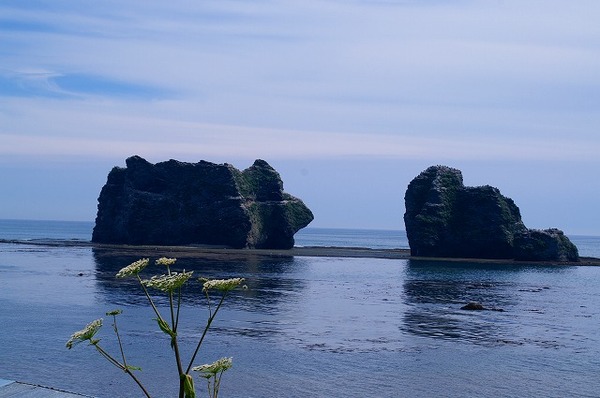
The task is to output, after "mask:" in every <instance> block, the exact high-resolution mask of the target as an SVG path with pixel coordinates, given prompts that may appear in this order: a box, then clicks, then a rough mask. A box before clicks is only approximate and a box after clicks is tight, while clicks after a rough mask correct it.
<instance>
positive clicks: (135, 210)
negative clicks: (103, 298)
mask: <svg viewBox="0 0 600 398" xmlns="http://www.w3.org/2000/svg"><path fill="white" fill-rule="evenodd" d="M126 165H127V167H126V168H121V167H115V168H113V169H112V170H111V172H110V173H109V174H108V179H107V182H106V185H104V187H103V188H102V191H101V192H100V197H99V198H98V214H97V217H96V225H95V227H94V231H93V234H92V242H97V243H117V244H131V245H186V244H208V245H225V246H229V247H233V248H262V249H289V248H292V247H293V246H294V234H295V233H296V232H298V230H300V229H301V228H304V227H305V226H307V225H308V224H309V223H310V222H311V221H312V220H313V214H312V212H311V211H310V210H309V209H308V207H306V205H305V204H304V203H303V202H302V201H301V200H300V199H298V198H295V197H293V196H291V195H289V194H287V193H285V192H283V182H282V181H281V177H280V176H279V173H277V171H275V169H273V168H272V167H271V166H270V165H269V164H268V163H267V162H265V161H264V160H256V161H255V162H254V164H253V165H252V166H251V167H249V168H248V169H246V170H243V171H240V170H238V169H236V168H235V167H233V166H231V165H229V164H214V163H210V162H206V161H200V162H198V163H185V162H179V161H177V160H169V161H166V162H161V163H157V164H152V163H149V162H148V161H146V160H145V159H143V158H141V157H139V156H132V157H130V158H128V159H127V160H126Z"/></svg>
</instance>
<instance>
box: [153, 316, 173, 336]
mask: <svg viewBox="0 0 600 398" xmlns="http://www.w3.org/2000/svg"><path fill="white" fill-rule="evenodd" d="M156 322H157V323H158V327H159V328H160V330H162V331H163V332H165V333H166V334H168V335H169V336H170V337H171V340H172V339H174V338H175V337H176V336H177V334H176V333H175V332H173V331H172V330H171V327H170V326H169V324H168V323H167V322H165V320H164V319H162V318H156Z"/></svg>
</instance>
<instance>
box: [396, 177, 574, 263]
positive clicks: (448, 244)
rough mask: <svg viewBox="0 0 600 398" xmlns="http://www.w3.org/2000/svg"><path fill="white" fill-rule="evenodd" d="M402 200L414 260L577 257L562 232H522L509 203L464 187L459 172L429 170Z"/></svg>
mask: <svg viewBox="0 0 600 398" xmlns="http://www.w3.org/2000/svg"><path fill="white" fill-rule="evenodd" d="M404 199H405V203H406V213H405V214H404V223H405V226H406V234H407V236H408V242H409V244H410V249H411V255H413V256H424V257H469V258H498V259H503V258H506V259H509V258H517V259H523V260H525V259H527V260H555V261H567V260H568V261H576V259H578V255H577V248H576V247H575V245H573V244H572V243H571V242H570V241H569V239H568V238H567V237H566V236H565V235H564V234H563V233H562V232H561V231H559V230H555V229H553V230H547V231H535V230H529V229H527V228H526V227H525V225H524V224H523V222H522V220H521V213H520V211H519V208H518V207H517V205H516V204H515V203H514V202H513V200H512V199H510V198H507V197H505V196H503V195H502V194H501V193H500V191H499V190H498V189H497V188H494V187H491V186H482V187H465V186H464V185H463V179H462V173H461V172H460V170H457V169H453V168H450V167H446V166H432V167H429V168H428V169H427V170H425V171H423V172H422V173H421V174H419V175H418V176H417V177H416V178H414V179H413V180H412V181H411V182H410V184H409V185H408V189H407V190H406V195H405V198H404ZM549 231H553V232H549Z"/></svg>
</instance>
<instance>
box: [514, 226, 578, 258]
mask: <svg viewBox="0 0 600 398" xmlns="http://www.w3.org/2000/svg"><path fill="white" fill-rule="evenodd" d="M515 259H517V260H526V261H529V260H537V261H555V260H558V261H578V260H579V252H578V250H577V247H576V246H575V245H574V244H573V243H572V242H571V241H570V240H569V238H567V237H566V236H565V234H564V233H563V231H561V230H559V229H556V228H550V229H545V230H539V229H530V230H528V231H526V232H523V233H520V234H517V235H516V236H515Z"/></svg>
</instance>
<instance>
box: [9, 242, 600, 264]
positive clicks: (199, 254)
mask: <svg viewBox="0 0 600 398" xmlns="http://www.w3.org/2000/svg"><path fill="white" fill-rule="evenodd" d="M0 244H19V245H34V246H51V247H90V248H93V249H95V250H96V251H98V252H103V253H104V254H105V255H115V256H117V255H131V256H139V257H161V256H167V257H177V258H203V259H228V260H231V259H236V258H239V259H247V258H248V257H338V258H373V259H378V258H379V259H390V260H394V259H403V260H413V261H436V262H453V263H457V262H463V263H464V262H466V263H480V264H481V263H483V264H497V265H528V266H531V265H541V266H600V258H595V257H581V261H579V262H551V261H515V260H498V259H482V258H437V257H415V256H411V255H410V250H408V249H372V248H365V247H335V246H305V247H294V248H292V249H288V250H270V249H232V248H227V247H219V246H209V245H188V246H132V245H113V244H98V243H92V242H89V241H81V240H52V239H37V240H26V241H25V240H18V239H0Z"/></svg>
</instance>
